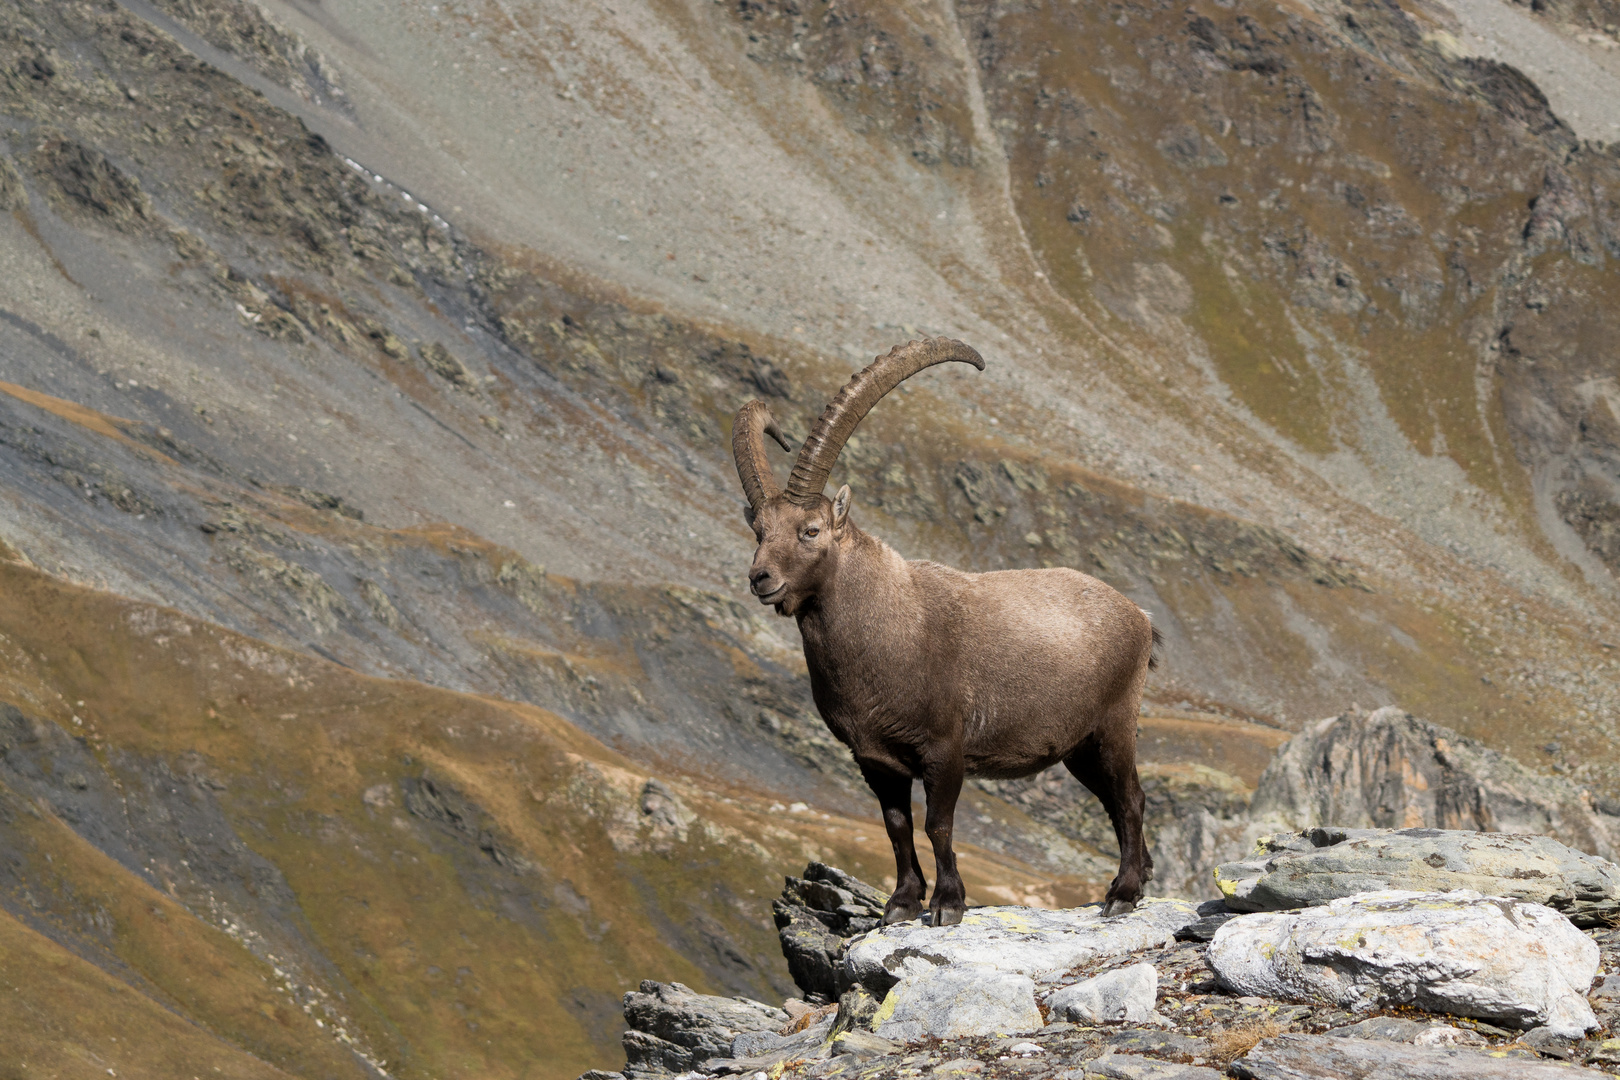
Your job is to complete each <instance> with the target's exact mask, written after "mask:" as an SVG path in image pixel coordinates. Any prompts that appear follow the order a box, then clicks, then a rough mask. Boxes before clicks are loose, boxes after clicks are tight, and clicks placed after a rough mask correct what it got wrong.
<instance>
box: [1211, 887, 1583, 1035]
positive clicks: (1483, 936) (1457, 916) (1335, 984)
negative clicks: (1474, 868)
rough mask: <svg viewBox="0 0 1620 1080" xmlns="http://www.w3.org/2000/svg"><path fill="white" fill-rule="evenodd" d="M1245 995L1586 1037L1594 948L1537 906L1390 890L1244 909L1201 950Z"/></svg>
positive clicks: (1564, 922)
mask: <svg viewBox="0 0 1620 1080" xmlns="http://www.w3.org/2000/svg"><path fill="white" fill-rule="evenodd" d="M1205 959H1206V960H1207V961H1208V963H1209V965H1210V967H1211V968H1213V969H1214V970H1215V973H1216V976H1217V977H1218V978H1219V979H1220V981H1221V983H1222V984H1223V985H1225V986H1226V987H1227V988H1229V989H1231V990H1235V991H1236V992H1238V993H1240V994H1255V995H1261V996H1264V997H1273V998H1283V999H1289V1000H1294V1001H1315V1002H1326V1003H1331V1004H1335V1005H1339V1006H1342V1007H1345V1008H1350V1009H1372V1008H1378V1007H1386V1006H1394V1005H1409V1006H1413V1007H1415V1008H1419V1009H1426V1010H1428V1011H1431V1012H1444V1013H1452V1014H1454V1015H1458V1016H1477V1017H1481V1018H1483V1019H1487V1020H1495V1021H1500V1022H1502V1023H1505V1024H1509V1025H1512V1026H1515V1027H1521V1028H1529V1027H1536V1026H1540V1025H1546V1026H1547V1027H1548V1028H1550V1029H1551V1030H1552V1031H1553V1032H1554V1033H1556V1034H1560V1035H1574V1036H1578V1035H1580V1034H1581V1033H1583V1032H1585V1031H1587V1030H1589V1029H1591V1028H1594V1027H1596V1026H1597V1020H1596V1018H1595V1017H1594V1016H1593V1015H1592V1009H1591V1006H1589V1005H1588V1004H1587V1002H1586V998H1585V996H1584V994H1585V992H1586V988H1587V987H1588V986H1590V985H1591V982H1592V977H1593V976H1594V975H1596V974H1597V967H1598V948H1597V945H1596V944H1594V943H1593V942H1592V939H1591V938H1589V937H1587V936H1586V935H1585V934H1583V933H1581V932H1580V931H1579V930H1577V929H1575V927H1574V926H1573V925H1571V924H1570V921H1569V920H1568V919H1566V918H1564V917H1563V916H1562V915H1560V914H1558V913H1557V912H1556V911H1553V910H1551V909H1550V908H1546V907H1542V906H1541V905H1538V904H1527V903H1523V902H1520V901H1514V900H1505V899H1502V898H1500V897H1482V896H1480V895H1479V894H1478V893H1474V892H1468V891H1464V890H1458V891H1456V892H1450V893H1417V892H1400V891H1394V890H1391V891H1388V892H1377V893H1364V894H1361V895H1358V896H1352V897H1346V898H1343V899H1339V900H1334V901H1333V902H1332V903H1330V904H1328V905H1327V906H1326V907H1316V908H1307V909H1306V910H1304V911H1300V912H1293V913H1263V914H1254V915H1242V916H1239V917H1238V918H1235V919H1233V920H1232V921H1231V922H1228V923H1227V924H1226V925H1225V926H1223V927H1221V929H1220V931H1219V932H1218V933H1217V934H1216V935H1215V940H1214V941H1212V942H1211V943H1210V945H1209V949H1208V951H1207V953H1206V954H1205Z"/></svg>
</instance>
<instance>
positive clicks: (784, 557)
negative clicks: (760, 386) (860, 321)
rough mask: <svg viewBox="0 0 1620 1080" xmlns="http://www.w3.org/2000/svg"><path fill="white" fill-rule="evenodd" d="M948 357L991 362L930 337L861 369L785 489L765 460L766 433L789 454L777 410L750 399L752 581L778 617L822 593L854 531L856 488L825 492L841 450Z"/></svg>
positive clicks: (739, 433)
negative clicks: (883, 401)
mask: <svg viewBox="0 0 1620 1080" xmlns="http://www.w3.org/2000/svg"><path fill="white" fill-rule="evenodd" d="M948 360H960V361H962V362H963V363H966V364H972V365H973V366H974V367H976V368H978V369H979V370H980V371H983V370H984V359H983V358H982V357H980V356H979V354H978V353H977V352H975V351H974V350H973V349H971V348H969V347H968V346H966V345H964V344H962V342H960V341H953V340H951V339H949V338H925V339H923V340H922V341H913V342H910V343H908V344H905V345H897V346H895V347H894V348H893V349H891V350H889V353H888V355H887V356H880V357H878V358H877V359H876V360H874V361H872V363H871V364H869V365H868V366H867V367H866V368H865V369H864V370H862V371H860V372H858V373H857V374H856V375H855V376H854V377H852V378H851V379H850V380H849V382H847V383H845V384H844V388H843V389H842V390H840V391H839V392H838V396H837V397H835V398H833V400H832V402H831V404H829V405H828V406H827V408H826V410H825V411H824V412H822V414H821V419H820V420H817V421H816V426H815V429H814V430H813V431H811V432H810V437H809V438H807V439H805V440H804V446H803V447H801V448H800V449H799V457H798V460H797V461H795V462H794V463H793V474H792V475H791V476H789V477H788V484H787V490H786V491H783V490H781V489H780V488H778V487H777V486H776V474H775V473H773V472H772V471H771V465H770V462H769V460H767V459H766V456H765V436H766V435H769V436H771V437H772V438H773V439H775V440H776V441H777V443H779V444H780V445H781V447H782V449H784V450H788V449H790V447H789V446H788V443H787V440H786V439H784V438H783V437H782V432H781V429H780V428H778V427H777V426H776V420H775V419H774V418H773V417H772V416H771V410H770V409H769V408H768V407H767V406H766V405H765V403H764V402H763V401H750V402H749V403H748V404H746V405H744V406H743V407H742V408H741V409H739V410H738V411H737V419H736V421H735V422H734V423H733V425H732V431H731V451H732V454H733V455H734V456H735V457H736V459H737V476H738V478H739V479H740V480H741V481H742V487H743V494H744V495H746V496H747V497H748V509H747V510H746V511H745V512H744V514H745V516H746V517H747V519H748V524H749V525H750V526H751V527H752V528H753V530H754V536H755V537H756V538H758V540H759V548H758V550H757V551H755V552H754V563H753V566H752V567H750V568H749V571H748V581H749V588H750V589H751V590H752V591H753V593H754V595H755V596H757V597H759V600H760V603H762V604H771V605H773V606H775V608H776V610H777V613H778V614H781V615H793V614H795V613H797V612H798V611H799V610H800V608H801V607H803V605H804V603H805V602H806V601H807V600H810V599H812V598H813V597H815V596H816V595H817V594H818V593H819V592H820V591H821V589H822V587H823V586H824V585H825V583H826V582H827V580H828V579H829V576H830V575H831V573H832V572H833V570H834V568H835V567H836V566H837V561H838V554H839V548H840V542H841V541H842V540H843V539H844V538H845V537H846V536H847V535H848V531H849V488H848V487H847V486H845V487H841V488H839V489H838V494H837V496H836V497H834V498H832V499H828V498H827V497H826V496H825V495H823V494H822V493H821V491H822V488H824V487H826V485H827V474H828V473H830V472H832V467H833V463H834V462H835V461H837V460H838V452H839V451H840V450H842V449H843V448H844V442H845V440H847V439H848V438H849V436H850V433H851V432H853V431H854V430H855V425H856V424H859V423H860V422H861V419H862V418H863V417H864V416H865V415H866V414H867V413H868V412H869V411H871V409H872V406H874V405H876V404H877V403H878V399H879V398H881V397H883V395H884V394H887V393H888V392H889V391H890V390H893V389H894V388H895V387H896V386H898V385H900V383H901V382H902V381H904V380H905V379H907V378H910V377H911V376H912V375H915V374H916V373H917V372H919V371H921V370H922V369H923V368H926V367H932V366H933V365H934V364H942V363H945V362H946V361H948Z"/></svg>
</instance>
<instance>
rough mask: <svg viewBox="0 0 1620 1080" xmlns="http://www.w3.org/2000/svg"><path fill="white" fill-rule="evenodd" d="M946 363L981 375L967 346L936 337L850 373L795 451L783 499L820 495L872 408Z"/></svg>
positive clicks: (909, 344) (979, 364) (980, 365)
mask: <svg viewBox="0 0 1620 1080" xmlns="http://www.w3.org/2000/svg"><path fill="white" fill-rule="evenodd" d="M951 360H960V361H962V363H964V364H972V365H973V366H974V367H976V368H978V369H979V370H980V371H983V370H984V357H982V356H980V355H979V354H978V352H977V351H976V350H975V349H973V348H972V347H971V346H968V345H964V344H963V343H962V342H960V341H956V340H954V339H952V338H943V337H937V338H923V339H922V340H921V341H911V342H907V343H906V344H904V345H896V346H895V347H894V348H892V349H890V350H889V352H888V355H886V356H880V357H878V358H877V359H876V360H873V361H872V362H871V363H870V364H868V365H867V366H866V367H865V368H864V369H863V370H861V371H859V372H856V374H855V375H853V376H852V377H851V378H850V380H849V382H847V383H845V384H844V388H843V389H842V390H840V391H838V396H837V397H835V398H833V399H832V402H831V403H830V404H828V406H827V408H826V409H825V410H823V412H822V414H821V419H820V420H817V421H816V426H815V428H814V429H812V430H811V432H810V435H809V437H808V438H806V439H805V440H804V445H803V446H802V447H800V448H799V459H798V460H797V461H795V462H794V463H793V475H791V476H789V477H788V483H787V493H788V498H790V499H792V500H793V501H794V502H798V503H804V502H808V501H811V500H813V499H815V498H816V496H818V495H820V494H821V489H822V488H824V487H826V486H827V474H828V473H830V472H832V467H833V463H834V462H835V461H837V460H838V452H839V451H840V450H842V449H843V448H844V441H845V440H846V439H848V438H849V436H850V433H851V432H853V431H854V430H855V425H856V424H859V423H860V422H861V419H862V418H863V417H865V416H866V414H867V413H868V412H870V411H871V409H872V406H874V405H876V404H877V403H878V400H879V399H880V398H882V397H883V395H884V394H887V393H888V392H889V391H890V390H893V389H894V388H895V387H896V386H899V385H900V384H901V383H902V382H904V381H905V380H906V379H909V378H911V376H913V375H915V374H917V372H919V371H921V370H922V369H923V368H926V367H932V366H934V365H935V364H943V363H946V362H947V361H951Z"/></svg>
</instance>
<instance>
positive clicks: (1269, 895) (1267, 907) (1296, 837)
mask: <svg viewBox="0 0 1620 1080" xmlns="http://www.w3.org/2000/svg"><path fill="white" fill-rule="evenodd" d="M1215 883H1216V885H1217V886H1219V888H1220V890H1221V892H1222V894H1224V896H1225V897H1226V905H1227V906H1228V907H1230V908H1232V909H1233V910H1235V911H1280V910H1285V909H1288V908H1299V907H1310V906H1312V905H1315V904H1323V903H1326V902H1327V901H1329V900H1333V899H1335V898H1337V897H1341V896H1351V895H1354V894H1355V893H1359V892H1371V891H1374V890H1377V889H1417V890H1420V891H1430V892H1446V891H1448V890H1451V889H1473V890H1474V891H1476V892H1480V893H1484V894H1485V895H1487V896H1509V897H1513V898H1514V899H1517V900H1527V901H1529V902H1531V903H1534V904H1543V905H1546V906H1547V907H1550V908H1553V909H1554V910H1557V911H1562V912H1564V913H1565V914H1566V915H1568V916H1569V917H1570V918H1571V919H1572V920H1573V921H1574V922H1575V923H1576V925H1578V926H1598V925H1607V924H1608V923H1609V921H1610V920H1611V919H1612V918H1613V916H1614V915H1615V914H1616V913H1620V866H1616V865H1615V864H1614V863H1612V862H1609V861H1608V860H1607V859H1600V858H1598V857H1596V856H1594V855H1584V854H1582V853H1581V852H1579V851H1574V850H1571V849H1570V848H1568V847H1565V846H1564V845H1563V844H1561V843H1559V842H1558V841H1556V840H1554V839H1552V838H1550V837H1546V836H1524V835H1507V834H1503V833H1478V832H1461V831H1456V830H1440V829H1398V830H1385V829H1341V828H1315V829H1307V830H1305V831H1303V832H1299V833H1280V834H1276V835H1272V836H1264V837H1261V838H1260V840H1259V842H1258V843H1257V844H1256V845H1255V851H1254V854H1253V855H1252V856H1251V857H1249V858H1248V859H1245V860H1243V861H1241V862H1233V863H1226V864H1223V865H1221V866H1219V867H1217V868H1216V870H1215Z"/></svg>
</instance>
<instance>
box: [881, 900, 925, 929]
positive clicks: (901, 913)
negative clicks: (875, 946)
mask: <svg viewBox="0 0 1620 1080" xmlns="http://www.w3.org/2000/svg"><path fill="white" fill-rule="evenodd" d="M922 913H923V909H922V905H921V904H902V905H900V906H898V907H888V908H885V909H884V910H883V925H884V926H893V925H894V924H895V923H902V922H910V921H911V920H912V919H916V918H920V917H921V916H922Z"/></svg>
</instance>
